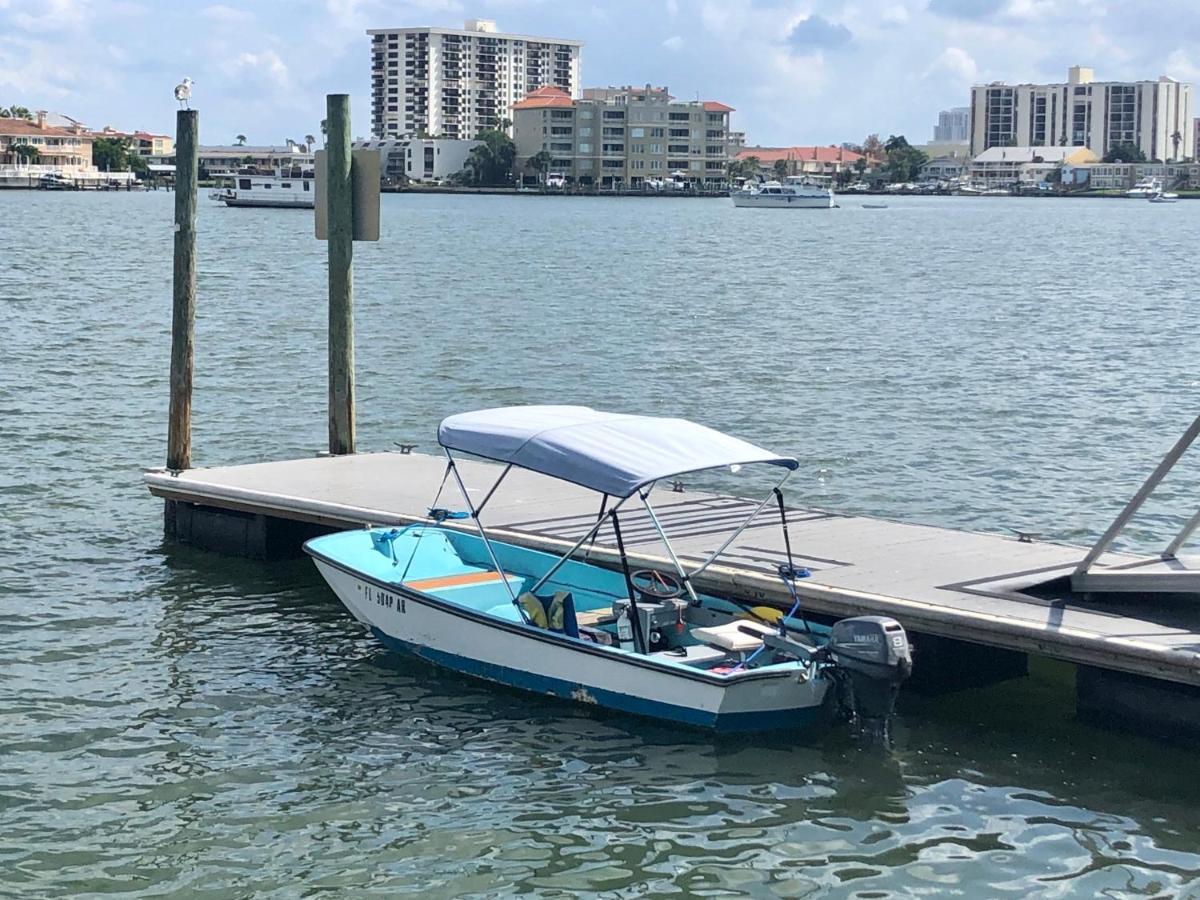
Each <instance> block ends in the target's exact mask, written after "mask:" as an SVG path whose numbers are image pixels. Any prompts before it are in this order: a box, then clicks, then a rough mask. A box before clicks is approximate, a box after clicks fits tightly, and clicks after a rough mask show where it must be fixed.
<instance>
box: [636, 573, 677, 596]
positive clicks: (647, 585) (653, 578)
mask: <svg viewBox="0 0 1200 900" xmlns="http://www.w3.org/2000/svg"><path fill="white" fill-rule="evenodd" d="M629 580H630V581H631V582H633V587H634V589H635V590H636V591H637V592H638V593H639V594H641V595H642V596H643V597H649V598H650V599H651V600H674V599H675V598H676V597H678V596H679V595H680V594H682V593H683V582H681V581H680V580H679V579H678V578H676V577H675V576H674V575H672V574H671V573H669V572H659V571H658V570H657V569H638V570H637V571H634V572H630V573H629Z"/></svg>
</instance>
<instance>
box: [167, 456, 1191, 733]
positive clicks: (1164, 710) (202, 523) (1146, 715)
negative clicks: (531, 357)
mask: <svg viewBox="0 0 1200 900" xmlns="http://www.w3.org/2000/svg"><path fill="white" fill-rule="evenodd" d="M460 471H461V473H462V475H463V478H464V480H465V482H466V483H467V486H468V488H469V489H470V490H471V492H472V494H473V495H474V496H476V497H477V498H482V497H483V496H484V494H486V493H487V490H488V489H489V488H490V486H491V485H492V484H493V483H494V482H495V480H496V476H497V475H498V474H499V472H500V467H499V466H496V465H493V464H490V463H482V462H465V463H460ZM444 474H445V460H444V458H442V457H437V456H429V455H423V454H417V453H372V454H352V455H346V456H323V457H314V458H311V459H298V460H288V461H283V462H268V463H257V464H250V465H240V466H228V467H218V468H207V469H189V470H186V471H182V472H178V473H172V472H169V471H166V470H152V471H150V472H147V473H146V475H145V482H146V485H147V486H148V488H149V489H150V492H151V493H152V494H154V495H155V496H157V497H161V498H163V499H164V500H166V501H167V531H168V535H169V536H173V537H174V538H176V539H177V540H179V541H181V542H183V543H190V544H195V545H198V546H202V547H206V548H209V549H215V550H220V551H224V552H229V553H235V554H238V555H245V556H251V557H260V558H270V557H276V556H284V555H291V554H294V553H296V552H298V550H299V545H300V543H301V542H302V541H303V540H304V539H305V538H306V537H308V536H310V535H312V534H317V533H320V532H322V531H325V530H328V529H331V528H337V529H341V528H354V527H362V526H365V525H398V524H408V523H411V522H416V521H422V520H424V519H425V517H426V515H427V511H428V508H429V506H430V505H431V504H432V503H433V500H434V497H435V495H436V494H437V490H438V485H439V483H441V482H442V479H443V476H444ZM675 487H678V488H681V490H675V489H673V488H672V487H670V486H668V487H666V488H661V487H660V488H658V489H656V491H655V494H654V505H655V508H656V510H657V511H658V513H659V517H660V519H661V520H662V522H663V525H664V527H665V528H666V530H667V532H668V533H669V534H671V536H672V540H673V543H674V544H675V547H676V550H677V551H678V552H679V554H680V556H681V558H682V559H683V560H684V563H685V565H686V564H687V563H688V562H693V563H698V562H699V561H701V560H702V559H703V558H704V557H705V556H706V555H707V554H708V553H710V552H711V551H712V550H714V549H715V548H716V547H717V546H718V545H719V544H720V542H721V541H722V540H724V538H725V537H727V536H728V535H729V533H730V532H731V531H732V529H733V528H734V527H735V526H736V524H737V523H738V522H740V521H741V520H742V519H744V518H745V516H746V515H747V514H748V513H749V511H750V510H751V509H753V507H754V506H755V505H757V504H756V502H755V501H750V500H745V499H741V498H737V497H731V496H720V495H716V494H710V493H704V492H698V491H693V490H690V489H688V488H687V487H686V486H683V485H677V486H675ZM475 492H478V493H477V494H476V493H475ZM456 499H457V492H456V491H455V489H454V486H453V484H452V483H449V484H447V485H446V488H445V491H444V493H443V499H442V503H443V505H449V506H451V507H453V506H454V505H455V504H454V501H455V500H456ZM597 512H598V498H597V496H596V495H594V494H592V493H591V492H589V491H586V490H584V489H582V488H577V487H573V486H571V485H569V484H565V483H563V482H559V481H554V480H552V479H549V478H545V477H543V476H540V475H536V474H533V473H529V472H524V471H519V470H513V471H512V472H511V473H510V474H509V476H508V478H507V479H506V480H505V482H504V484H503V486H502V487H501V488H500V490H499V491H497V492H496V495H495V496H494V497H492V498H491V500H490V502H489V503H488V504H487V508H486V510H485V513H484V516H483V518H484V520H485V522H486V524H487V526H488V527H489V529H490V530H491V533H493V534H494V535H495V536H496V537H497V538H500V539H503V540H508V541H511V542H513V543H517V544H521V545H524V546H529V547H534V548H539V549H551V550H559V551H560V552H561V551H563V550H565V549H567V548H568V547H570V546H571V545H572V544H573V543H574V542H575V541H576V540H578V539H579V538H580V537H581V536H582V535H583V534H585V533H586V532H587V530H588V529H589V528H590V527H591V526H592V525H593V524H594V523H595V520H596V515H597ZM638 515H639V514H638V513H636V512H634V510H633V509H629V510H628V511H627V512H626V514H625V521H624V522H623V527H622V532H623V534H624V537H625V542H626V545H627V549H628V551H629V555H630V560H631V562H634V563H640V564H647V565H657V566H661V567H664V568H669V560H668V559H667V558H666V556H665V554H664V552H663V549H662V546H661V544H660V542H659V540H658V537H657V534H656V532H655V531H654V529H653V527H652V524H651V523H650V521H649V520H648V518H646V517H645V512H644V511H641V512H640V515H641V517H642V518H639V517H638ZM788 520H789V528H790V531H791V540H792V547H793V552H794V555H795V559H796V563H797V564H798V565H802V566H804V567H806V568H807V569H808V570H809V571H810V572H811V575H810V577H808V578H804V579H802V580H800V581H799V582H798V583H797V586H798V588H799V592H800V594H801V596H802V597H803V600H804V603H805V608H806V610H807V611H808V612H811V613H816V614H820V615H824V616H829V617H844V616H851V615H864V614H883V615H889V616H893V617H895V618H896V619H898V620H900V622H902V623H903V624H904V626H905V628H907V629H908V630H909V631H910V632H912V633H914V634H915V635H916V636H917V647H918V649H921V647H922V638H923V637H924V638H925V641H924V643H925V646H926V647H927V648H928V652H927V653H926V655H925V656H924V657H923V658H922V664H923V665H924V666H925V667H926V669H929V668H930V666H931V664H934V663H937V664H936V665H934V666H933V668H934V669H935V671H936V672H937V673H938V674H936V675H935V676H934V677H935V679H936V678H942V679H951V680H952V681H955V682H956V684H967V683H980V681H984V682H986V681H987V680H988V675H989V673H990V675H991V679H990V680H998V679H1000V678H1004V677H1012V676H1015V675H1021V674H1024V672H1025V654H1034V655H1036V656H1044V657H1049V658H1053V659H1058V660H1064V661H1067V662H1070V663H1075V664H1077V665H1078V666H1079V667H1080V668H1079V678H1078V680H1077V685H1078V700H1079V709H1080V711H1081V712H1084V713H1087V714H1088V715H1090V716H1091V717H1092V718H1101V719H1104V720H1106V721H1108V722H1109V723H1110V724H1115V725H1119V726H1135V727H1145V726H1150V727H1153V726H1154V725H1156V724H1158V725H1164V724H1166V723H1168V720H1169V727H1168V728H1167V730H1169V731H1170V732H1171V733H1180V732H1181V731H1191V732H1193V733H1200V599H1197V598H1196V597H1195V596H1191V597H1188V596H1182V595H1168V594H1154V595H1150V594H1128V593H1126V594H1117V593H1106V594H1103V595H1101V594H1080V593H1077V592H1074V591H1073V590H1072V581H1071V576H1072V574H1073V573H1074V572H1075V571H1076V569H1077V568H1078V567H1079V565H1080V562H1081V561H1082V560H1084V559H1085V557H1086V556H1087V555H1088V554H1089V550H1088V548H1086V547H1078V546H1071V545H1066V544H1059V543H1052V542H1049V541H1040V540H1033V539H1032V538H1030V537H1028V536H1011V537H1010V536H1005V535H996V534H984V533H977V532H964V531H955V530H949V529H945V528H937V527H931V526H927V525H914V524H906V523H903V522H895V521H889V520H884V519H876V518H870V517H866V516H850V515H843V514H839V513H834V512H828V511H825V510H820V509H805V508H792V509H790V510H789V513H788ZM463 527H467V528H471V527H473V526H471V525H469V524H465V525H463ZM589 556H590V558H591V559H592V560H594V561H596V562H599V563H602V564H611V565H613V566H614V567H615V566H616V565H617V554H616V548H615V542H614V541H613V540H612V533H611V530H609V528H608V527H607V526H606V527H605V528H604V529H602V530H601V532H600V533H599V535H598V536H597V538H596V541H595V544H594V545H593V546H592V547H591V549H590V551H589ZM784 558H785V557H784V547H783V540H782V535H781V533H780V529H779V524H778V519H777V516H776V515H772V514H771V513H770V511H769V510H764V512H763V513H762V514H761V515H760V518H759V519H758V520H757V521H756V523H755V525H753V526H752V527H751V528H749V529H747V530H746V531H745V532H744V533H743V534H742V535H741V536H740V538H739V539H738V540H737V541H736V542H735V543H734V544H733V545H731V546H730V547H729V549H728V550H727V551H726V552H725V553H724V554H723V555H722V557H721V559H722V560H723V562H724V564H723V565H715V566H713V567H711V568H710V569H708V570H706V571H705V572H704V573H702V575H701V576H700V577H699V578H698V579H697V586H698V587H700V588H701V589H702V590H705V591H709V592H715V593H720V592H728V593H732V594H733V595H735V596H737V597H739V598H741V599H746V600H753V601H756V602H762V603H766V604H771V605H776V606H783V607H785V608H786V607H787V606H788V605H790V598H789V595H788V593H787V589H786V587H785V586H784V584H783V583H782V581H781V580H780V578H779V576H778V575H777V574H776V572H775V567H776V565H777V564H778V563H779V562H781V561H782V560H783V559H784ZM1181 568H1182V569H1187V570H1189V571H1190V569H1189V567H1188V564H1187V562H1186V560H1178V559H1171V560H1163V559H1161V558H1159V557H1139V556H1134V555H1130V554H1125V553H1114V552H1104V553H1100V554H1098V555H1096V557H1095V559H1094V561H1093V562H1092V563H1091V565H1090V571H1091V572H1093V573H1096V574H1101V573H1106V572H1111V573H1118V572H1131V571H1138V572H1143V573H1150V572H1154V571H1158V570H1179V569H1181ZM939 657H940V659H939ZM927 674H928V673H927ZM1152 698H1153V699H1152ZM1159 730H1163V729H1159Z"/></svg>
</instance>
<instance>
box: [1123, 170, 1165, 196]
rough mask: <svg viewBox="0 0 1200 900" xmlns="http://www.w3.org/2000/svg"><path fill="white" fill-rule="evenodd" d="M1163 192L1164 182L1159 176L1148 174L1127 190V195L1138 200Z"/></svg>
mask: <svg viewBox="0 0 1200 900" xmlns="http://www.w3.org/2000/svg"><path fill="white" fill-rule="evenodd" d="M1161 193H1162V182H1161V181H1159V180H1158V179H1157V178H1155V177H1153V176H1151V175H1147V176H1146V177H1145V178H1143V179H1141V180H1140V181H1139V182H1138V183H1137V184H1135V185H1134V186H1133V187H1131V188H1130V189H1129V190H1127V191H1126V192H1125V196H1126V197H1133V198H1135V199H1137V200H1147V199H1149V198H1150V197H1153V196H1154V195H1156V194H1161Z"/></svg>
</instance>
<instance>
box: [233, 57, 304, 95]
mask: <svg viewBox="0 0 1200 900" xmlns="http://www.w3.org/2000/svg"><path fill="white" fill-rule="evenodd" d="M229 69H230V70H231V71H232V72H233V73H234V74H241V73H243V72H245V71H246V70H250V71H251V72H258V73H260V74H262V75H263V76H265V77H266V78H267V79H268V80H269V81H272V82H274V83H275V84H276V85H277V86H278V87H281V88H285V89H286V88H287V87H289V85H290V80H291V79H290V76H289V73H288V67H287V66H286V65H284V62H283V60H282V59H280V58H279V54H278V53H276V52H275V51H274V50H263V51H262V52H261V53H241V54H239V55H238V56H237V58H236V59H234V60H233V61H232V62H231V63H230V65H229Z"/></svg>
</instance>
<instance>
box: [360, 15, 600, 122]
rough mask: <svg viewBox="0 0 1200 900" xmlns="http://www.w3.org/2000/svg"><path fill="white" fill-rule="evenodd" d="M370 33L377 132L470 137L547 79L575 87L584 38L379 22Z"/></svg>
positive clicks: (484, 24) (491, 26)
mask: <svg viewBox="0 0 1200 900" xmlns="http://www.w3.org/2000/svg"><path fill="white" fill-rule="evenodd" d="M367 34H369V35H371V131H372V133H373V134H374V135H375V136H376V137H379V138H390V137H400V136H403V135H413V136H417V135H438V136H440V137H447V138H459V139H465V138H473V137H475V135H476V134H478V133H479V132H480V131H481V130H483V129H485V128H496V127H499V125H500V123H501V120H502V119H505V118H508V117H509V108H510V107H511V106H512V104H513V103H515V102H517V101H518V100H520V99H521V98H522V97H524V96H525V95H526V94H528V93H529V92H530V91H534V90H536V89H537V88H539V87H542V86H544V85H552V86H555V87H560V88H562V89H563V90H565V91H566V92H567V93H569V94H570V95H571V96H574V95H575V94H577V93H578V92H579V50H580V48H581V47H582V46H583V42H582V41H571V40H561V39H558V38H544V37H530V36H529V35H523V34H500V33H498V32H497V31H496V23H495V22H491V21H488V20H486V19H468V20H467V22H466V26H465V27H464V28H463V29H461V30H459V29H454V28H381V29H372V30H370V31H368V32H367Z"/></svg>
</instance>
